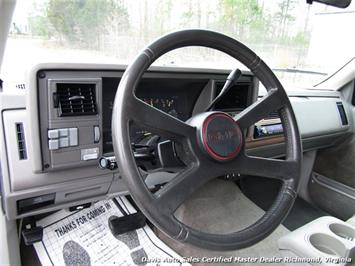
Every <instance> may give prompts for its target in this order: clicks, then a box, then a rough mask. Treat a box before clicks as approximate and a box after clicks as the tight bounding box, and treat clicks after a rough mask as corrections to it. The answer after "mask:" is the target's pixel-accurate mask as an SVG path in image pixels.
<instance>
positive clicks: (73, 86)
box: [55, 83, 97, 117]
mask: <svg viewBox="0 0 355 266" xmlns="http://www.w3.org/2000/svg"><path fill="white" fill-rule="evenodd" d="M95 88H96V86H95V84H79V83H58V84H57V92H56V95H55V98H56V101H57V104H55V106H58V108H59V109H58V112H59V113H58V115H59V116H60V117H62V116H79V115H96V114H97V106H96V90H95Z"/></svg>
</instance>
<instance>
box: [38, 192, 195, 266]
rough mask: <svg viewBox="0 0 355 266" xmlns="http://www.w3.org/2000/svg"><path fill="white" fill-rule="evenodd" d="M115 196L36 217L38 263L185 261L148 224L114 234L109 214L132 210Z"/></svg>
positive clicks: (122, 198)
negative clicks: (77, 208)
mask: <svg viewBox="0 0 355 266" xmlns="http://www.w3.org/2000/svg"><path fill="white" fill-rule="evenodd" d="M116 200H117V201H116V202H114V201H113V200H104V201H100V202H97V203H95V204H93V205H92V206H91V207H90V208H87V209H83V210H80V211H76V212H69V211H66V210H61V211H59V212H56V213H54V214H52V215H50V216H48V217H46V218H44V219H42V220H40V221H38V222H37V225H40V226H43V228H44V229H43V239H42V241H41V242H38V243H35V244H34V247H35V249H36V252H37V254H38V257H39V259H40V261H41V263H42V265H55V266H57V265H58V266H60V265H65V266H69V265H189V264H188V263H181V262H182V258H181V257H180V256H179V255H178V254H177V253H175V252H174V251H173V250H172V249H171V248H169V247H168V246H166V245H165V244H164V243H163V242H162V241H161V240H160V239H159V238H157V236H156V235H155V234H154V232H153V231H152V230H151V228H150V227H149V226H148V225H146V226H144V227H143V228H140V229H137V230H134V231H130V232H127V233H125V234H121V235H118V236H117V237H115V236H114V235H113V234H112V233H111V231H110V229H109V225H108V220H109V218H110V217H112V216H117V217H121V216H123V215H127V214H130V213H134V212H136V210H135V209H134V207H133V206H132V205H131V204H130V203H129V201H128V200H127V199H126V198H125V197H118V198H117V199H116ZM117 204H119V207H118V206H117Z"/></svg>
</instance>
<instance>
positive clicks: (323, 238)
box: [278, 216, 355, 265]
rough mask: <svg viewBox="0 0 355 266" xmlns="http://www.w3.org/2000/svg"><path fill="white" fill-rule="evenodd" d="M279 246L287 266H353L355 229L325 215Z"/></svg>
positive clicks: (290, 236) (290, 235)
mask: <svg viewBox="0 0 355 266" xmlns="http://www.w3.org/2000/svg"><path fill="white" fill-rule="evenodd" d="M278 245H279V249H280V251H281V254H282V255H283V257H284V262H285V265H353V263H354V262H355V227H353V226H352V225H351V224H349V223H345V222H343V221H341V220H339V219H337V218H334V217H330V216H325V217H321V218H319V219H317V220H314V221H313V222H310V223H308V224H306V225H304V226H302V227H300V228H298V229H297V230H295V231H293V232H292V233H290V234H288V235H286V236H284V237H282V238H281V239H279V242H278Z"/></svg>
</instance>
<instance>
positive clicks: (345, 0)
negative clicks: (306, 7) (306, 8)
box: [307, 0, 351, 8]
mask: <svg viewBox="0 0 355 266" xmlns="http://www.w3.org/2000/svg"><path fill="white" fill-rule="evenodd" d="M313 2H318V3H322V4H325V5H329V6H335V7H339V8H346V7H348V6H349V5H350V3H351V0H307V3H308V4H312V3H313Z"/></svg>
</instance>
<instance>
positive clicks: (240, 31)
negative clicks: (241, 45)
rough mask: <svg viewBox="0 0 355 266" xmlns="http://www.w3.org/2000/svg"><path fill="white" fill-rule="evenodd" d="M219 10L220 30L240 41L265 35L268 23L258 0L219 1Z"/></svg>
mask: <svg viewBox="0 0 355 266" xmlns="http://www.w3.org/2000/svg"><path fill="white" fill-rule="evenodd" d="M219 10H220V17H219V24H220V26H221V30H223V31H229V32H230V34H232V35H234V36H236V37H238V38H239V39H242V40H244V39H253V38H255V37H258V36H260V35H263V36H265V35H267V32H268V27H269V21H268V19H267V16H263V7H262V6H260V5H259V2H258V0H220V1H219ZM258 33H263V34H258Z"/></svg>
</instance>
